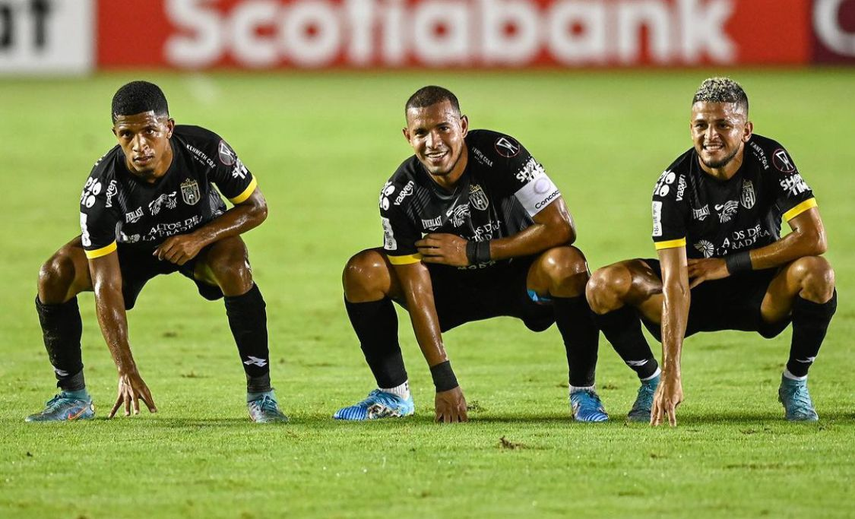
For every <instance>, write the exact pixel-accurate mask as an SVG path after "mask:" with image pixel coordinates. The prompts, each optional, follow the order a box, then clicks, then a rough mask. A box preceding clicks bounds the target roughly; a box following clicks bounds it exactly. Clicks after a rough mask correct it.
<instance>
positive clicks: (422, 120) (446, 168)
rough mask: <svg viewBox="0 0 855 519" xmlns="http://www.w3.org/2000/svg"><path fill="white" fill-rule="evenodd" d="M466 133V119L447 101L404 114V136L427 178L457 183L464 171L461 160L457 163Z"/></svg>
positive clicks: (467, 128)
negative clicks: (425, 170)
mask: <svg viewBox="0 0 855 519" xmlns="http://www.w3.org/2000/svg"><path fill="white" fill-rule="evenodd" d="M468 132H469V121H468V119H466V116H465V115H463V116H461V115H460V112H458V111H457V110H455V109H454V108H453V107H452V106H451V103H450V102H448V101H442V102H440V103H436V104H433V105H430V106H426V107H424V108H410V109H409V110H407V127H406V128H404V136H405V137H406V138H407V142H409V143H410V146H412V147H413V150H414V151H415V152H416V158H418V159H419V162H421V163H422V164H424V166H425V168H426V169H427V170H428V172H429V173H430V174H431V175H434V176H437V177H448V180H450V181H452V182H454V181H456V180H457V178H458V177H459V176H460V174H462V173H463V170H464V169H465V168H466V162H465V160H463V161H462V160H460V159H461V156H464V149H465V147H466V143H465V141H464V139H465V138H466V134H467V133H468Z"/></svg>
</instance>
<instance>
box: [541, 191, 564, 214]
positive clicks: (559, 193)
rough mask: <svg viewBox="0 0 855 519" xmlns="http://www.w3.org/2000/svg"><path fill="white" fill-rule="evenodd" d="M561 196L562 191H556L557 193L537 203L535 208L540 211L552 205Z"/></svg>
mask: <svg viewBox="0 0 855 519" xmlns="http://www.w3.org/2000/svg"><path fill="white" fill-rule="evenodd" d="M559 196H561V191H559V190H557V189H556V190H555V191H553V192H552V193H550V194H549V196H547V197H546V198H544V199H543V200H541V201H540V202H537V203H536V204H534V208H535V209H538V210H539V209H543V208H544V207H546V206H548V205H549V204H551V203H552V201H553V200H555V199H556V198H558V197H559Z"/></svg>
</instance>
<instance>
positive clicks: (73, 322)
mask: <svg viewBox="0 0 855 519" xmlns="http://www.w3.org/2000/svg"><path fill="white" fill-rule="evenodd" d="M36 312H38V314H39V323H40V324H41V325H42V337H43V338H44V342H45V349H46V350H47V352H48V357H49V358H50V363H51V364H52V365H53V371H54V374H55V375H56V380H57V382H56V387H58V388H60V389H63V390H65V391H79V390H81V389H83V388H85V387H86V383H85V381H84V380H83V355H82V353H81V351H80V337H81V336H82V335H83V321H81V320H80V310H79V309H78V308H77V297H72V298H71V299H69V300H68V301H66V302H65V303H61V304H58V305H46V304H43V303H42V302H41V301H39V297H38V296H36Z"/></svg>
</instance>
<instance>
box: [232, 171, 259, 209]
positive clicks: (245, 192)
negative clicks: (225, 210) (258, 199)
mask: <svg viewBox="0 0 855 519" xmlns="http://www.w3.org/2000/svg"><path fill="white" fill-rule="evenodd" d="M256 187H258V182H257V181H256V180H255V177H252V181H251V182H250V183H249V185H248V186H246V189H244V190H243V193H241V194H239V195H238V196H236V197H234V198H229V202H231V203H233V204H235V205H237V204H239V203H241V202H243V201H244V200H246V199H247V198H249V195H251V194H252V192H253V191H255V188H256Z"/></svg>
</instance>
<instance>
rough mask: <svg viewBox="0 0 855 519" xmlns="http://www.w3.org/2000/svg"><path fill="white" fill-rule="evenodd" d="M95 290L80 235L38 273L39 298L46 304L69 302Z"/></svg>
mask: <svg viewBox="0 0 855 519" xmlns="http://www.w3.org/2000/svg"><path fill="white" fill-rule="evenodd" d="M91 290H92V278H91V276H90V274H89V260H88V259H87V258H86V251H85V250H84V249H83V243H82V241H81V239H80V236H77V237H75V238H74V239H72V240H71V241H70V242H68V243H66V244H65V245H63V246H62V247H60V248H59V250H57V251H56V252H55V253H54V254H53V255H52V256H51V257H50V259H48V260H47V261H46V262H45V263H44V264H43V265H42V267H41V269H40V270H39V299H40V300H41V301H42V302H43V303H46V304H59V303H64V302H65V301H68V300H69V299H71V298H72V297H74V296H76V295H77V294H79V293H80V292H87V291H91Z"/></svg>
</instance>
